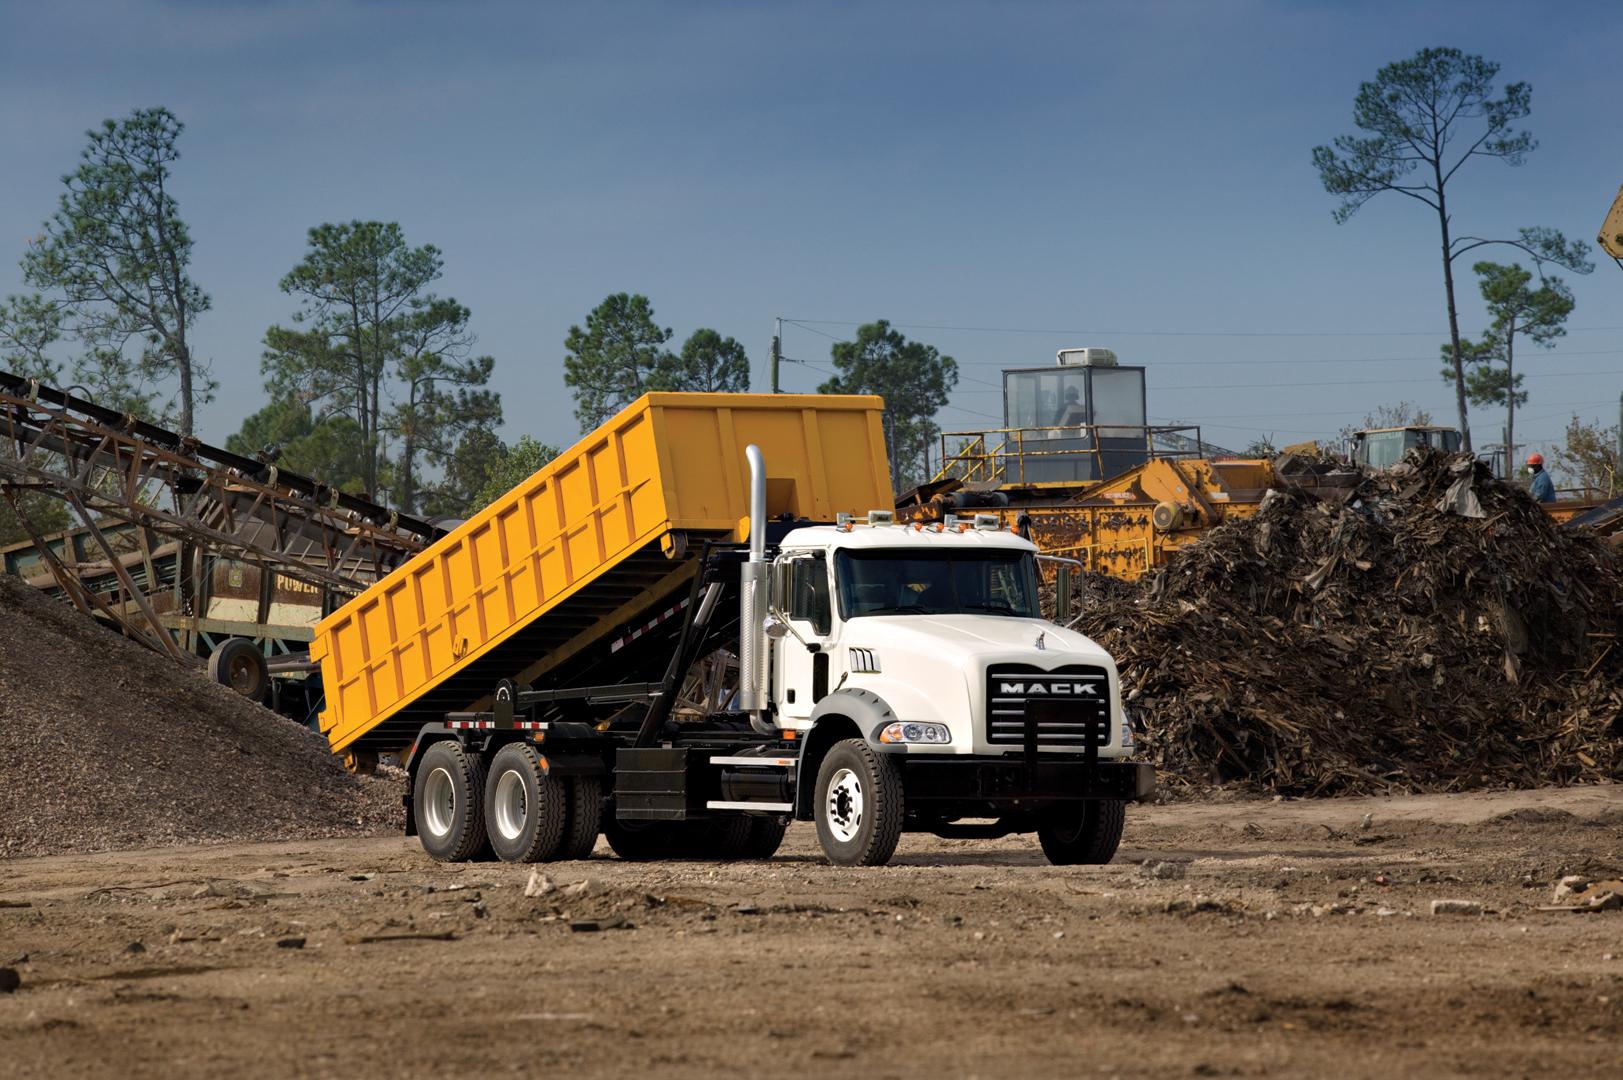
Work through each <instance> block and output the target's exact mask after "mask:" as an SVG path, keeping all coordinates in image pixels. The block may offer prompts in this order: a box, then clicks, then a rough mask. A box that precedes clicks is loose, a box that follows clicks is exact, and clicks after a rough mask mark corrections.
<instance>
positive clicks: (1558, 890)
mask: <svg viewBox="0 0 1623 1080" xmlns="http://www.w3.org/2000/svg"><path fill="white" fill-rule="evenodd" d="M1587 888H1589V879H1588V878H1586V877H1584V876H1582V875H1581V874H1568V875H1567V876H1566V877H1564V878H1562V879H1561V880H1560V881H1558V882H1556V883H1555V893H1554V895H1552V896H1551V897H1550V899H1551V900H1552V901H1553V902H1555V903H1557V904H1559V903H1561V901H1563V900H1565V899H1567V898H1568V897H1570V896H1571V895H1572V894H1573V893H1579V892H1583V891H1584V890H1585V889H1587Z"/></svg>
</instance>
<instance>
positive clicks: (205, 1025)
mask: <svg viewBox="0 0 1623 1080" xmlns="http://www.w3.org/2000/svg"><path fill="white" fill-rule="evenodd" d="M1366 815H1368V817H1366ZM543 869H544V872H545V873H546V874H547V875H548V876H549V877H550V879H551V881H552V882H553V884H554V889H553V891H551V892H549V893H547V894H546V895H543V896H539V897H526V896H525V885H526V881H527V879H528V878H529V875H530V868H529V867H513V866H505V865H501V864H474V865H466V866H441V865H437V864H434V863H432V862H430V861H428V860H427V859H426V858H425V857H424V856H423V855H422V854H421V853H420V851H419V850H418V849H417V848H416V845H415V841H408V840H405V839H400V838H373V839H358V840H354V839H352V840H318V841H305V842H300V843H288V844H253V845H235V846H224V847H192V848H168V849H162V850H151V851H136V852H123V853H114V854H99V855H89V856H52V857H46V858H36V859H14V860H10V861H6V862H0V965H6V966H11V967H14V968H16V969H17V972H18V973H19V975H20V977H21V987H20V989H18V990H16V991H15V992H13V993H9V994H0V1047H3V1050H0V1073H4V1074H5V1075H7V1076H22V1077H33V1076H104V1075H120V1076H130V1077H145V1076H153V1077H159V1076H162V1077H218V1076H223V1075H233V1074H234V1075H240V1076H268V1075H285V1076H343V1077H346V1078H354V1077H370V1076H380V1077H381V1076H489V1075H494V1074H497V1073H532V1072H533V1073H542V1072H564V1073H567V1074H568V1075H572V1076H625V1075H636V1074H642V1075H658V1076H677V1077H712V1076H721V1075H733V1076H800V1075H816V1076H830V1077H843V1076H851V1077H856V1076H861V1077H891V1076H894V1077H931V1078H936V1077H947V1076H952V1077H958V1076H983V1077H992V1076H1189V1075H1196V1076H1230V1075H1232V1076H1252V1075H1264V1074H1266V1075H1271V1076H1332V1075H1334V1076H1370V1077H1377V1076H1379V1077H1392V1076H1454V1075H1462V1076H1463V1075H1471V1076H1533V1075H1540V1076H1551V1075H1571V1076H1583V1075H1605V1074H1609V1073H1615V1071H1616V1069H1617V1064H1618V1046H1619V1045H1623V959H1619V957H1623V912H1606V913H1599V914H1588V915H1574V914H1567V913H1550V912H1540V911H1538V910H1536V908H1537V907H1538V906H1539V905H1541V904H1546V903H1548V902H1549V898H1550V889H1551V886H1552V884H1553V883H1554V882H1555V880H1556V879H1557V878H1558V877H1559V876H1561V875H1563V874H1565V873H1593V874H1598V875H1600V876H1618V871H1619V870H1620V869H1623V787H1588V788H1574V789H1565V790H1552V791H1541V792H1519V793H1500V794H1495V793H1488V794H1473V795H1465V796H1453V797H1449V796H1424V797H1415V798H1405V799H1391V800H1386V799H1346V800H1333V801H1322V802H1283V803H1277V802H1232V803H1186V804H1176V805H1166V806H1155V807H1146V808H1136V809H1135V811H1134V812H1133V813H1132V814H1131V816H1130V819H1129V822H1128V837H1127V841H1126V845H1125V847H1124V850H1123V852H1122V854H1121V855H1120V856H1119V857H1118V859H1117V861H1116V862H1115V863H1114V864H1113V865H1110V866H1107V867H1078V868H1064V869H1058V868H1053V867H1050V866H1048V865H1046V864H1045V863H1044V861H1043V860H1042V857H1041V854H1040V852H1039V851H1038V849H1037V847H1036V845H1035V843H1034V842H1033V841H1032V840H1030V839H1028V838H1011V839H1008V840H1003V841H998V842H967V841H966V842H949V841H941V840H935V839H929V838H920V837H905V838H904V839H903V844H902V849H901V851H900V852H899V854H898V856H897V858H896V861H895V863H894V864H893V865H892V866H890V867H887V868H884V869H875V870H855V869H839V868H834V867H830V866H827V865H825V864H824V863H823V862H822V861H821V860H820V859H819V858H818V857H817V855H816V850H815V838H814V836H813V835H812V833H811V831H810V829H809V828H807V827H805V826H797V827H796V828H794V829H792V830H791V831H790V835H789V840H788V842H787V843H786V845H785V850H784V851H783V853H781V854H780V855H779V857H778V858H776V859H775V860H773V861H772V862H770V863H764V864H763V863H756V864H726V865H721V864H714V863H702V862H687V863H643V864H634V863H625V862H621V861H619V860H617V859H615V858H614V857H613V856H612V855H610V854H609V853H608V851H607V849H606V848H604V847H602V846H601V845H600V846H599V849H598V852H597V855H596V857H595V858H593V859H592V860H590V861H589V862H583V863H560V864H553V865H550V866H547V867H545V868H543ZM583 881H584V882H585V883H586V884H584V885H581V884H580V883H581V882H583ZM1439 898H1444V899H1465V900H1475V901H1480V902H1482V903H1483V904H1484V905H1485V906H1486V909H1487V911H1486V913H1485V914H1483V915H1480V916H1433V915H1431V914H1429V905H1430V901H1432V900H1433V899H1439ZM0 976H3V973H0Z"/></svg>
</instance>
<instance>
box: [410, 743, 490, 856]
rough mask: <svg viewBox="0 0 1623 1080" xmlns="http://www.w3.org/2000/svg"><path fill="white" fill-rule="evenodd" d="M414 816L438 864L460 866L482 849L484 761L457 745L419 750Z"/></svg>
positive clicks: (415, 779) (425, 847) (434, 746)
mask: <svg viewBox="0 0 1623 1080" xmlns="http://www.w3.org/2000/svg"><path fill="white" fill-rule="evenodd" d="M411 805H412V815H413V817H414V818H415V822H416V825H417V837H418V839H419V840H421V841H422V845H423V850H424V851H426V852H427V853H428V854H429V856H430V857H431V858H434V859H437V860H439V861H440V862H462V861H464V860H467V859H471V858H473V857H474V856H476V855H478V854H479V853H480V852H481V851H482V850H483V849H484V847H485V841H486V834H485V763H484V761H483V759H481V758H480V757H479V755H478V754H473V753H469V752H468V751H467V750H465V749H463V747H462V745H461V744H460V743H457V742H452V741H449V740H447V741H445V742H437V743H435V744H434V745H433V746H430V747H429V748H428V749H427V750H425V751H423V760H422V761H421V763H419V764H418V766H417V775H416V777H414V778H413V781H412V795H411Z"/></svg>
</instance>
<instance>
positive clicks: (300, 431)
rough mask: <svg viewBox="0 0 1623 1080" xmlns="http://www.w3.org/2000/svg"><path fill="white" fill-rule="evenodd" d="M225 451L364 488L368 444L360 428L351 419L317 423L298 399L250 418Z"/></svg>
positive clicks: (227, 442)
mask: <svg viewBox="0 0 1623 1080" xmlns="http://www.w3.org/2000/svg"><path fill="white" fill-rule="evenodd" d="M225 448H226V449H227V450H229V451H231V452H232V453H233V454H241V455H243V456H244V457H257V458H259V459H260V460H262V461H266V462H268V463H271V464H274V465H276V467H277V468H280V469H286V470H288V471H289V472H296V473H300V474H302V475H304V476H308V477H311V478H313V479H316V480H320V481H321V482H322V483H324V484H329V485H331V486H332V487H335V488H338V489H340V490H342V491H347V492H350V493H352V494H358V493H360V492H361V489H362V479H361V476H362V472H363V470H364V461H365V457H366V444H365V440H364V439H363V438H362V436H361V430H360V426H359V425H358V424H356V423H355V421H354V419H353V418H351V417H348V416H328V417H324V418H322V419H320V420H317V419H316V417H315V416H314V415H313V414H312V413H311V410H310V406H309V405H307V404H305V403H304V402H302V401H299V400H297V399H295V398H282V399H280V400H278V401H273V402H271V403H270V404H269V405H266V406H265V407H264V408H263V409H260V410H259V411H258V412H256V413H254V414H253V415H252V416H250V417H248V418H247V419H246V420H244V421H243V422H242V427H241V428H240V429H238V431H237V433H236V434H235V435H231V436H228V437H227V438H226V440H225Z"/></svg>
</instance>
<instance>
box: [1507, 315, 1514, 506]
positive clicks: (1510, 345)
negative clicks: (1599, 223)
mask: <svg viewBox="0 0 1623 1080" xmlns="http://www.w3.org/2000/svg"><path fill="white" fill-rule="evenodd" d="M1515 475H1516V329H1515V324H1514V323H1512V324H1511V325H1510V326H1509V327H1508V328H1507V329H1506V333H1505V479H1506V480H1509V479H1510V478H1511V477H1512V476H1515Z"/></svg>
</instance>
